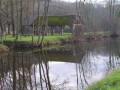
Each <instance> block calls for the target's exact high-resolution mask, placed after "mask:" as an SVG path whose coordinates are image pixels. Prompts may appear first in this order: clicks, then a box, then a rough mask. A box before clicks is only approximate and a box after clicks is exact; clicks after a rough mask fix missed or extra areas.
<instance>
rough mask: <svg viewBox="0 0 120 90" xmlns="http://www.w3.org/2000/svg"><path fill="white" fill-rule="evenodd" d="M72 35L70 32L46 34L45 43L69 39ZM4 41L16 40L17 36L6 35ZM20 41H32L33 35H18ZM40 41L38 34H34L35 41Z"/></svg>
mask: <svg viewBox="0 0 120 90" xmlns="http://www.w3.org/2000/svg"><path fill="white" fill-rule="evenodd" d="M70 36H71V34H70V33H64V34H63V35H50V36H45V37H44V41H43V42H44V43H47V42H57V41H60V40H61V39H67V38H69V37H70ZM3 40H4V41H14V40H15V37H13V36H12V35H6V36H5V37H4V38H3ZM17 41H18V42H28V43H31V42H32V36H18V40H17ZM37 41H38V36H34V43H37Z"/></svg>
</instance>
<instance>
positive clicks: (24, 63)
mask: <svg viewBox="0 0 120 90" xmlns="http://www.w3.org/2000/svg"><path fill="white" fill-rule="evenodd" d="M7 56H8V57H6V56H1V60H0V69H1V73H0V90H39V89H41V90H51V84H50V79H49V72H48V70H49V67H48V63H47V62H42V61H40V60H37V59H36V58H35V57H34V56H33V55H32V54H24V53H15V52H13V53H12V54H8V55H7ZM3 58H4V59H3ZM38 62H39V74H38V73H37V69H38V66H37V63H38ZM38 77H39V78H38ZM38 79H39V80H38Z"/></svg>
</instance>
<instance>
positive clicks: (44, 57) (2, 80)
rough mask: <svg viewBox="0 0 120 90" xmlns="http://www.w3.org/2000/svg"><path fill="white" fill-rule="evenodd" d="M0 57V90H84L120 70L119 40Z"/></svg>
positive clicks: (71, 45)
mask: <svg viewBox="0 0 120 90" xmlns="http://www.w3.org/2000/svg"><path fill="white" fill-rule="evenodd" d="M50 48H51V49H47V50H44V51H43V52H39V51H37V52H34V51H26V52H25V51H24V52H20V51H13V52H9V53H7V54H4V55H1V56H0V90H84V89H85V88H86V87H87V86H89V85H91V84H92V83H93V82H95V81H98V80H100V79H102V78H103V77H104V76H105V75H106V74H108V73H109V72H111V71H112V70H114V69H116V68H119V67H120V41H119V40H115V39H114V40H106V41H102V42H81V43H78V44H69V45H62V46H59V47H56V48H52V47H50Z"/></svg>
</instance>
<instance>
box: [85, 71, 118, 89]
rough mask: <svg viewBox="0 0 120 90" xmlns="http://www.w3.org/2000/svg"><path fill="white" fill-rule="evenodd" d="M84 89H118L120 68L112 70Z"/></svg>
mask: <svg viewBox="0 0 120 90" xmlns="http://www.w3.org/2000/svg"><path fill="white" fill-rule="evenodd" d="M86 90H120V69H119V70H115V71H113V72H112V73H110V74H109V75H108V76H106V77H105V78H104V79H102V80H101V81H98V82H96V83H94V84H93V85H91V86H89V87H88V88H87V89H86Z"/></svg>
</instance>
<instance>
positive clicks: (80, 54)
mask: <svg viewBox="0 0 120 90" xmlns="http://www.w3.org/2000/svg"><path fill="white" fill-rule="evenodd" d="M88 44H89V47H88V45H86V43H79V44H77V46H73V55H74V58H75V60H77V61H78V63H76V77H77V79H76V80H77V90H80V89H84V88H85V87H86V86H88V85H89V82H88V81H87V77H88V75H91V74H92V66H91V62H90V60H89V59H90V55H92V51H93V49H94V48H93V47H91V43H88ZM90 53H91V54H90Z"/></svg>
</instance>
